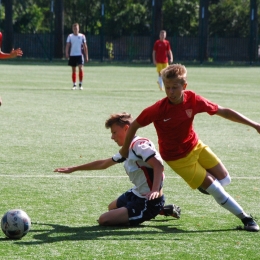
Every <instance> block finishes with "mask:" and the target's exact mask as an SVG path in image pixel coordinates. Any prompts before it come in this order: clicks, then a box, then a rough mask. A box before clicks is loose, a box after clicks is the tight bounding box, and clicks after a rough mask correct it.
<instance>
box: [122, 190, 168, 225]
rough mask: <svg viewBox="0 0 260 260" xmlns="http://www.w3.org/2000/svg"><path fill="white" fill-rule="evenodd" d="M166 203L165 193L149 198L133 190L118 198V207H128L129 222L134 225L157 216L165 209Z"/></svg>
mask: <svg viewBox="0 0 260 260" xmlns="http://www.w3.org/2000/svg"><path fill="white" fill-rule="evenodd" d="M164 203H165V199H164V195H163V196H162V197H160V198H157V199H154V200H147V199H145V198H140V197H138V196H136V195H135V194H134V193H133V192H132V191H131V190H129V191H127V192H125V193H124V194H122V195H121V196H120V197H119V198H118V199H117V207H118V208H121V207H125V208H127V210H128V217H129V223H130V225H132V226H136V225H139V224H140V223H142V222H144V221H148V220H150V219H152V218H155V217H156V216H157V215H158V214H159V213H160V211H161V210H162V209H163V206H164Z"/></svg>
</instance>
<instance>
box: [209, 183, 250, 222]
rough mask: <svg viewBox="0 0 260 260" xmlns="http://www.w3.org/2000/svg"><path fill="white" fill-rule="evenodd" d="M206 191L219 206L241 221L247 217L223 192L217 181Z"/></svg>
mask: <svg viewBox="0 0 260 260" xmlns="http://www.w3.org/2000/svg"><path fill="white" fill-rule="evenodd" d="M206 191H207V192H208V193H209V194H210V195H212V196H213V197H214V199H215V200H216V202H217V203H218V204H219V205H220V206H222V207H223V208H225V209H227V210H228V211H230V212H231V213H232V214H234V215H235V216H236V217H238V218H240V219H242V218H245V217H247V216H248V215H247V214H246V213H245V212H244V210H243V209H242V207H241V206H240V205H239V204H238V203H237V202H236V201H235V200H234V199H233V198H232V197H231V196H230V195H229V194H228V193H227V192H226V191H225V190H224V188H223V187H222V186H221V184H220V183H219V181H218V180H215V181H214V182H213V183H212V184H211V185H210V186H209V187H208V188H207V189H206Z"/></svg>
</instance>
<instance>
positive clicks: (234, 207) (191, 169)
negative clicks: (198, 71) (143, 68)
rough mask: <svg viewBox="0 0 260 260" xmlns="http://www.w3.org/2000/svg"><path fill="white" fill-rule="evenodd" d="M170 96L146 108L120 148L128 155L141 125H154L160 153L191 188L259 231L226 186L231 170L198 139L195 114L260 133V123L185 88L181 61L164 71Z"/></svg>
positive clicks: (185, 82) (185, 83) (248, 227)
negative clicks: (203, 193) (214, 117)
mask: <svg viewBox="0 0 260 260" xmlns="http://www.w3.org/2000/svg"><path fill="white" fill-rule="evenodd" d="M161 74H162V79H163V82H164V85H165V92H166V95H167V97H165V98H163V99H161V100H159V101H158V102H156V103H155V104H153V105H151V106H150V107H147V108H145V109H144V110H143V111H142V112H141V114H140V115H139V116H138V117H137V118H136V120H134V121H133V123H132V124H131V125H130V127H129V129H128V132H127V135H126V138H125V143H124V145H123V146H122V148H121V150H120V154H121V155H122V156H123V157H126V158H127V156H128V149H129V145H130V143H131V141H132V139H133V137H134V136H135V133H136V131H137V130H138V128H140V127H144V126H147V125H149V124H150V123H153V124H154V127H155V129H156V132H157V136H158V143H159V152H160V154H161V156H162V158H163V160H165V161H166V163H167V164H168V165H169V166H170V167H171V168H172V170H174V171H175V172H176V173H177V174H178V175H180V176H181V177H182V178H183V179H184V180H185V181H186V182H187V184H188V185H189V186H190V187H191V188H192V189H197V188H200V189H202V191H203V192H205V193H208V194H210V195H212V196H213V197H214V199H215V200H216V201H217V203H218V204H219V205H220V206H222V207H223V208H225V209H227V210H228V211H230V212H231V213H232V214H233V215H235V216H236V217H238V218H239V219H240V220H241V221H242V222H243V224H244V227H243V229H244V230H246V231H259V226H258V225H257V223H256V222H255V220H254V219H253V217H251V216H249V215H248V214H247V213H245V211H244V210H243V209H242V207H241V206H240V205H239V204H238V203H237V202H236V201H235V199H234V198H232V197H231V196H230V195H229V194H228V193H227V192H226V191H225V190H224V188H223V186H226V185H228V184H229V183H230V182H231V178H230V175H229V172H228V171H227V169H226V168H225V166H224V164H223V163H222V162H221V161H220V159H219V158H218V157H217V156H216V155H215V154H214V153H213V152H212V150H211V149H210V148H209V147H208V146H207V145H205V144H204V143H203V142H202V141H201V140H199V138H198V135H197V133H196V132H195V131H194V128H193V120H194V117H195V115H196V114H198V113H203V112H206V113H208V114H209V115H218V116H221V117H223V118H225V119H228V120H231V121H234V122H237V123H241V124H244V125H248V126H251V127H253V128H254V129H255V130H256V131H257V132H258V133H259V134H260V124H259V123H257V122H254V121H252V120H250V119H249V118H247V117H245V116H244V115H242V114H240V113H238V112H236V111H234V110H231V109H229V108H224V107H221V106H219V105H217V104H215V103H213V102H211V101H209V100H207V99H205V98H204V97H202V96H199V95H197V94H196V93H194V92H193V91H189V90H186V87H187V70H186V68H185V66H183V65H181V64H174V65H170V66H168V67H167V68H165V69H163V70H162V71H161Z"/></svg>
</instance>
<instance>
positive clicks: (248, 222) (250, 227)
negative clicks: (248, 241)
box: [241, 216, 259, 232]
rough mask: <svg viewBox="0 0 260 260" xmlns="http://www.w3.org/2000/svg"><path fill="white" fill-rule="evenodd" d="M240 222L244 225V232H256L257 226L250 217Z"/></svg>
mask: <svg viewBox="0 0 260 260" xmlns="http://www.w3.org/2000/svg"><path fill="white" fill-rule="evenodd" d="M241 221H242V222H243V224H244V230H246V231H251V232H258V231H259V226H258V225H257V223H256V222H255V220H254V218H253V217H252V216H249V217H245V218H243V219H241Z"/></svg>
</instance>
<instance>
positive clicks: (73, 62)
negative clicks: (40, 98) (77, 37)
mask: <svg viewBox="0 0 260 260" xmlns="http://www.w3.org/2000/svg"><path fill="white" fill-rule="evenodd" d="M83 64H84V57H83V55H80V56H70V58H69V62H68V65H69V66H71V67H77V66H78V65H83Z"/></svg>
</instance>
